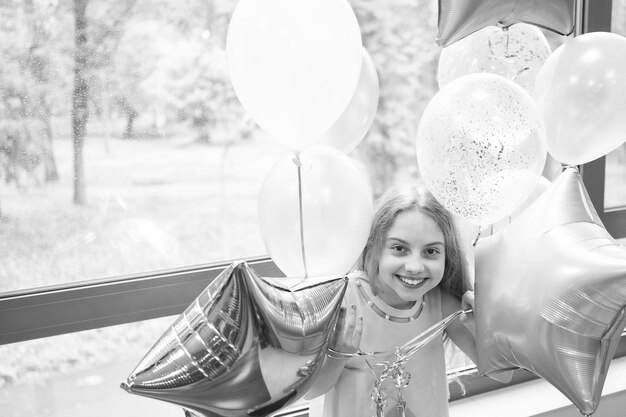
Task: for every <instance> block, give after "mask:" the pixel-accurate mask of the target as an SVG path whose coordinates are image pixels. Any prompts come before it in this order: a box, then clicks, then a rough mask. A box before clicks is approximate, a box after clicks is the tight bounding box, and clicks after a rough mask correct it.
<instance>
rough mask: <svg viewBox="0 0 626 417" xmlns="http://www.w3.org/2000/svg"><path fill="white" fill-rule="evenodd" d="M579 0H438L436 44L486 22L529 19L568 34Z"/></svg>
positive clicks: (507, 23)
mask: <svg viewBox="0 0 626 417" xmlns="http://www.w3.org/2000/svg"><path fill="white" fill-rule="evenodd" d="M575 5H576V0H550V1H546V0H439V22H438V27H439V33H438V36H437V44H438V45H440V46H448V45H451V44H452V43H454V42H456V41H458V40H459V39H463V38H464V37H466V36H467V35H470V34H472V33H474V32H476V31H478V30H480V29H482V28H485V27H487V26H501V27H508V26H511V25H512V24H514V23H528V24H531V25H535V26H539V27H541V28H544V29H548V30H550V31H552V32H556V33H558V34H560V35H569V34H571V33H572V32H573V30H574V7H575Z"/></svg>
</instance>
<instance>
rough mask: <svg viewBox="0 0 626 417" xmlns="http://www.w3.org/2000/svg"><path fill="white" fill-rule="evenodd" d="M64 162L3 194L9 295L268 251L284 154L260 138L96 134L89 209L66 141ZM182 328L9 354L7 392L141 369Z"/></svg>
mask: <svg viewBox="0 0 626 417" xmlns="http://www.w3.org/2000/svg"><path fill="white" fill-rule="evenodd" d="M54 152H55V157H56V162H57V166H58V169H59V174H60V180H59V181H58V182H55V183H48V184H42V185H34V184H27V186H25V187H23V188H21V189H17V188H16V187H15V186H14V185H13V184H9V185H7V184H5V183H4V181H3V182H2V184H0V207H1V208H2V218H1V219H0V254H1V255H0V256H1V259H2V262H0V291H10V290H16V289H21V288H31V287H38V286H45V285H52V284H58V283H66V282H72V281H77V280H83V279H92V278H99V277H109V276H116V275H124V274H130V273H136V272H146V271H150V270H158V269H163V268H172V267H176V266H183V265H194V264H200V263H206V262H212V261H219V260H228V259H235V258H241V257H247V256H257V255H262V254H264V253H265V252H266V251H265V248H264V246H263V242H262V238H261V236H260V233H259V230H258V221H257V213H256V212H257V199H258V193H259V190H260V186H261V184H262V181H263V179H264V178H265V174H266V172H267V171H268V170H269V169H270V168H271V166H272V165H273V163H274V161H275V160H276V159H277V158H278V157H280V155H283V154H284V152H285V151H284V150H282V149H280V148H278V147H277V146H276V145H273V144H272V143H271V142H268V141H267V140H265V139H264V138H263V137H262V136H260V135H258V136H257V137H255V138H252V139H248V140H245V141H240V142H236V143H228V142H222V143H217V144H203V143H198V142H197V141H195V140H194V137H193V135H192V134H180V135H177V134H168V135H165V136H164V137H160V138H153V139H141V140H122V139H116V138H111V137H107V136H106V135H99V134H91V135H89V136H88V137H87V140H86V143H85V149H84V156H85V172H86V183H87V199H88V203H87V204H86V205H85V206H76V205H74V204H73V203H72V195H73V194H72V193H73V189H72V187H73V185H72V181H73V168H72V167H73V157H72V143H71V141H70V139H69V138H67V137H63V136H61V137H59V138H57V139H56V140H55V142H54ZM172 319H173V318H169V319H168V318H165V319H162V320H160V321H159V320H156V321H149V322H143V323H131V324H128V325H123V326H114V327H110V328H104V329H97V330H92V331H87V332H80V333H76V334H69V335H63V336H57V337H52V338H45V339H40V340H32V341H29V342H25V343H17V344H11V345H6V346H0V358H2V360H0V388H1V387H2V386H3V385H6V384H17V383H33V382H34V383H37V381H39V383H41V381H43V380H44V379H43V378H45V377H46V376H51V375H54V374H55V373H59V372H61V373H67V372H73V371H75V370H80V369H86V368H89V367H91V366H95V365H96V364H102V363H107V361H117V360H121V358H124V357H128V355H131V356H130V357H136V359H137V361H138V360H139V359H140V357H141V355H142V354H143V353H145V352H146V351H147V350H148V348H149V347H150V346H152V344H153V343H154V342H156V340H157V338H158V337H159V336H160V335H161V333H162V332H163V331H164V329H165V327H166V326H167V325H168V323H170V322H171V321H172ZM131 370H132V369H129V370H128V372H129V373H130V371H131ZM119 382H121V381H117V382H116V383H119ZM0 408H1V407H0Z"/></svg>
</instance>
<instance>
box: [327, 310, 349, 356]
mask: <svg viewBox="0 0 626 417" xmlns="http://www.w3.org/2000/svg"><path fill="white" fill-rule="evenodd" d="M345 328H346V308H345V307H341V308H339V315H338V316H337V322H336V324H335V331H334V332H332V335H331V337H330V345H331V346H337V342H339V340H337V339H338V338H341V337H343V334H344V333H345Z"/></svg>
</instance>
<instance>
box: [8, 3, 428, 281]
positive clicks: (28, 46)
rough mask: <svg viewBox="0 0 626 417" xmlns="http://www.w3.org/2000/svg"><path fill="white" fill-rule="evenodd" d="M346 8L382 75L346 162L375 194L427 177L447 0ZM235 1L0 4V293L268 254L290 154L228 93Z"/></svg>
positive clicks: (231, 92)
mask: <svg viewBox="0 0 626 417" xmlns="http://www.w3.org/2000/svg"><path fill="white" fill-rule="evenodd" d="M351 4H352V6H353V9H354V11H355V13H356V15H357V18H358V21H359V25H360V28H361V32H362V37H363V44H364V46H365V48H366V49H367V51H368V52H369V54H370V56H371V58H372V60H373V62H374V65H375V66H376V69H377V72H378V76H379V79H380V84H381V98H380V100H379V107H378V112H377V114H376V119H375V120H374V123H373V125H372V127H371V129H370V131H369V133H368V134H367V136H366V137H365V139H364V140H363V141H362V142H361V144H360V145H359V146H358V148H357V149H355V150H354V151H352V153H351V156H352V157H353V158H354V159H355V160H357V161H361V162H362V165H363V166H364V167H366V170H367V172H368V174H369V175H370V179H371V182H372V184H373V189H374V194H375V195H378V194H379V193H380V192H381V191H382V190H383V189H384V188H385V187H386V186H387V185H388V184H389V183H390V182H391V181H393V180H395V179H397V178H399V177H402V178H406V177H408V178H411V177H415V176H416V175H417V168H416V160H415V151H414V139H415V134H416V130H417V125H418V123H419V118H420V115H421V113H422V111H423V110H424V107H425V106H426V104H427V102H428V100H429V99H430V97H432V95H433V94H434V92H435V91H436V89H437V82H436V64H437V58H438V54H439V48H438V47H437V46H436V45H435V43H434V38H435V37H436V33H437V31H436V24H437V22H436V14H437V4H436V1H434V0H431V1H429V2H418V3H415V2H412V1H408V0H402V1H397V2H394V3H393V4H389V3H388V2H383V1H353V2H352V3H351ZM235 5H236V1H235V0H209V1H206V0H202V1H200V0H194V1H191V2H184V4H183V3H180V2H176V1H172V0H137V1H122V0H109V1H98V2H96V1H89V0H75V1H73V2H72V1H69V0H11V1H5V2H2V4H1V5H0V45H1V46H0V59H1V62H2V66H0V219H1V221H0V257H1V261H2V262H0V291H7V290H17V289H23V288H32V287H38V286H43V285H51V284H57V283H66V282H72V281H77V280H84V279H93V278H100V277H111V276H118V275H125V274H132V273H136V272H146V271H152V270H160V269H164V268H167V269H169V268H174V267H178V266H187V265H194V264H201V263H207V262H213V261H221V260H228V259H235V258H237V259H239V258H242V257H248V256H258V255H263V254H264V253H266V251H265V248H264V246H263V242H262V238H261V236H260V232H259V228H258V220H257V213H256V210H257V200H258V193H259V190H260V186H261V184H262V181H263V179H264V177H265V174H266V173H267V172H268V171H269V169H270V168H271V166H272V164H273V163H274V161H276V160H277V159H278V157H279V156H281V155H283V153H284V152H285V150H284V149H283V148H281V147H280V146H278V145H276V144H274V143H273V142H271V141H269V140H268V139H267V137H266V135H265V134H264V133H263V132H262V131H261V130H260V129H259V128H258V127H257V125H256V124H255V123H254V122H253V121H252V120H251V119H250V118H249V117H248V115H247V114H246V112H245V111H244V109H243V108H242V107H241V105H240V103H239V101H238V100H237V97H236V95H235V94H234V91H233V89H232V87H231V84H230V79H229V75H228V71H227V65H226V56H225V38H226V30H227V27H228V23H229V20H230V16H231V14H232V11H233V9H234V7H235ZM75 27H78V28H79V30H78V31H75V30H74V28H75ZM77 34H78V35H77ZM81 35H85V36H84V37H83V36H81ZM72 115H74V117H72Z"/></svg>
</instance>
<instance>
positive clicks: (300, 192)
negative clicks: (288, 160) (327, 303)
mask: <svg viewBox="0 0 626 417" xmlns="http://www.w3.org/2000/svg"><path fill="white" fill-rule="evenodd" d="M293 162H294V164H296V167H297V168H298V211H299V217H300V248H301V250H302V266H303V267H304V278H307V277H308V276H309V271H308V270H307V266H306V254H305V250H304V216H303V215H302V213H303V210H302V163H301V162H300V156H299V155H297V154H296V157H295V158H294V159H293Z"/></svg>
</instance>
